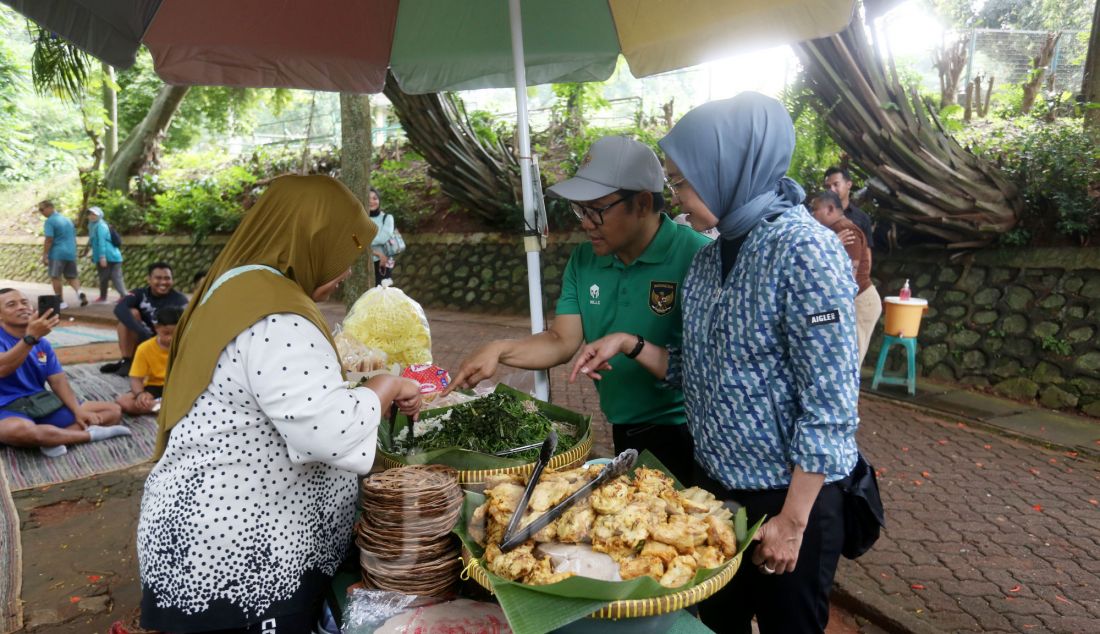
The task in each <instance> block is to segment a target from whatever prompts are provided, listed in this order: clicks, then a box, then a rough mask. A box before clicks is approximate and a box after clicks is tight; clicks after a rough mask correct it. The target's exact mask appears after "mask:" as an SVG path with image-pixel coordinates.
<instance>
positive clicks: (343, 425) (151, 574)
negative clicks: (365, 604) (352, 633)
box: [138, 314, 380, 632]
mask: <svg viewBox="0 0 1100 634" xmlns="http://www.w3.org/2000/svg"><path fill="white" fill-rule="evenodd" d="M379 410H380V408H379V401H378V397H377V396H376V395H375V394H374V392H372V391H371V390H369V389H367V388H354V389H348V388H347V387H346V384H345V382H344V381H343V380H342V379H341V376H340V364H339V361H338V360H337V357H336V353H335V351H334V350H333V349H332V346H331V345H330V344H329V343H328V341H327V340H326V339H325V337H324V335H323V334H322V333H321V332H320V330H318V329H317V327H316V326H315V325H313V323H312V322H310V321H308V320H306V319H304V318H303V317H301V316H299V315H293V314H279V315H269V316H267V317H265V318H264V319H262V320H260V321H258V322H256V323H255V324H253V325H252V326H251V327H250V328H248V329H247V330H245V331H244V332H243V333H241V334H240V335H238V336H237V338H236V339H235V340H234V341H232V342H231V343H230V344H229V345H228V346H226V348H225V350H223V351H222V354H221V356H220V358H219V359H218V363H217V367H216V369H215V370H214V374H213V377H212V379H211V381H210V385H209V386H208V387H207V388H206V390H205V391H204V392H203V393H202V395H200V396H199V398H198V400H196V401H195V404H194V405H193V406H192V408H191V410H190V411H189V412H188V413H187V415H186V416H184V417H183V419H181V420H180V421H179V423H177V425H176V426H175V427H174V428H173V430H172V434H171V436H170V438H169V441H168V446H167V449H166V451H165V454H164V457H163V458H162V459H161V460H160V462H159V463H158V464H157V466H156V467H155V468H154V469H153V471H152V472H151V473H150V475H149V478H148V481H147V482H146V485H145V495H144V497H143V499H142V503H141V519H140V523H139V525H138V557H139V563H140V567H141V581H142V587H143V595H144V596H143V601H142V612H143V624H144V625H145V626H146V627H155V628H156V629H168V630H171V631H173V632H186V631H202V630H204V629H211V626H217V627H221V628H228V627H239V626H243V625H245V624H248V623H255V622H259V621H261V620H263V618H265V617H266V618H270V617H273V616H278V615H279V614H287V613H291V612H293V611H295V610H297V609H299V608H301V609H306V608H308V602H311V601H313V600H314V599H315V598H316V592H319V591H320V590H321V589H322V588H303V584H304V583H305V580H307V579H315V578H318V577H324V576H328V575H331V574H333V572H334V571H335V569H336V567H337V565H338V564H339V563H340V562H341V561H342V559H343V557H344V555H345V552H346V548H347V547H348V544H349V538H350V535H351V531H352V520H353V514H354V510H355V499H356V476H355V474H356V473H366V472H368V471H369V470H370V468H371V465H372V463H373V462H374V448H375V442H376V435H377V430H378V422H379ZM303 602H306V603H305V604H302V603H303ZM298 604H302V605H298Z"/></svg>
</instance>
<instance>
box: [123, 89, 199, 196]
mask: <svg viewBox="0 0 1100 634" xmlns="http://www.w3.org/2000/svg"><path fill="white" fill-rule="evenodd" d="M189 88H190V86H169V85H167V84H165V85H164V86H161V89H160V91H159V92H158V93H157V96H156V97H155V98H154V99H153V105H152V106H150V107H149V112H147V113H145V118H144V119H142V120H141V123H138V124H137V125H136V126H134V129H133V130H131V131H130V134H129V135H127V136H126V140H125V141H123V142H122V145H121V146H120V147H119V148H118V153H117V154H115V160H114V161H112V162H111V165H110V167H108V168H107V174H106V176H104V177H103V186H104V187H106V188H107V189H115V190H118V191H121V192H128V191H130V177H132V176H134V175H135V174H138V173H139V172H141V170H142V168H144V167H145V166H146V164H147V163H149V162H150V161H154V162H155V159H156V152H157V147H158V145H159V144H160V139H161V136H162V135H163V134H164V131H165V130H167V129H168V124H170V123H172V117H173V116H174V115H175V114H176V110H178V109H179V106H180V102H181V101H183V98H184V97H185V96H186V95H187V91H188V89H189Z"/></svg>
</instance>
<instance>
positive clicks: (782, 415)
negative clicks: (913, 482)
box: [573, 93, 859, 634]
mask: <svg viewBox="0 0 1100 634" xmlns="http://www.w3.org/2000/svg"><path fill="white" fill-rule="evenodd" d="M660 145H661V148H662V149H663V150H664V151H665V154H666V171H667V173H668V178H669V185H670V188H671V189H672V191H673V194H674V195H675V196H676V197H677V198H678V199H679V204H680V206H681V208H682V209H683V211H684V213H685V214H687V215H688V220H689V222H691V224H692V226H694V227H695V228H696V229H698V230H705V229H709V228H712V227H717V228H718V231H719V233H720V237H719V239H718V240H716V241H715V242H714V243H713V244H710V245H708V246H706V247H704V248H703V249H702V250H700V251H699V253H698V254H697V255H696V256H695V260H694V262H693V263H692V267H691V269H690V271H689V272H688V274H687V277H686V278H685V279H684V282H683V302H684V304H683V315H684V339H683V342H684V343H683V349H682V350H676V349H668V350H666V349H664V348H660V347H658V346H654V345H651V344H645V345H643V348H642V350H641V352H640V353H639V354H638V355H637V357H636V361H638V362H639V363H641V364H642V365H644V366H645V367H647V368H648V369H650V371H652V372H653V373H654V374H656V375H657V376H659V377H664V378H665V380H666V381H667V382H668V383H669V384H671V385H675V386H682V387H683V390H684V397H685V404H686V408H687V415H688V425H689V426H690V429H691V432H692V435H693V437H694V440H695V463H696V468H697V474H696V482H697V484H699V485H700V486H702V487H703V488H705V489H708V490H710V491H712V492H714V493H715V494H717V495H718V496H719V497H720V498H722V499H725V500H732V501H735V502H737V503H738V504H740V505H742V506H745V507H747V509H748V514H749V522H750V523H751V522H755V521H756V520H757V519H758V518H760V517H763V516H766V517H767V518H768V519H767V521H766V522H765V523H764V525H763V526H762V527H761V530H760V531H759V532H758V533H757V535H756V539H757V540H758V542H757V543H756V544H754V546H753V547H751V548H750V549H749V551H748V553H747V557H746V560H745V562H744V563H743V565H742V566H741V569H740V570H739V571H738V573H737V575H736V577H734V580H733V581H732V582H730V584H729V585H728V586H727V587H726V588H725V589H724V590H723V591H722V592H720V593H718V594H717V595H716V596H715V597H713V598H712V599H710V600H708V601H706V602H704V603H703V604H702V605H701V606H700V616H701V617H702V619H703V622H704V623H706V624H707V625H708V626H709V627H710V628H711V629H713V630H715V631H717V632H749V631H750V628H751V621H752V618H753V617H754V616H755V617H756V618H757V622H758V625H759V627H760V631H761V632H762V633H763V634H768V633H771V632H784V633H785V632H824V631H825V626H826V624H827V622H828V618H829V591H830V590H831V588H832V583H833V575H834V573H835V572H836V565H837V561H838V559H839V556H840V550H841V546H842V544H843V540H844V525H843V512H842V506H843V500H842V495H841V491H840V488H839V483H840V481H841V480H843V479H845V478H846V477H847V476H848V475H849V473H850V472H851V470H852V468H853V466H854V465H855V462H856V453H857V451H856V442H855V431H856V427H857V425H858V422H859V418H858V413H857V410H856V403H857V399H858V390H859V382H858V379H859V375H858V368H857V363H856V358H857V350H858V349H857V344H856V331H855V312H854V304H853V302H854V299H855V295H856V284H855V280H854V279H853V277H852V272H851V264H850V261H849V259H848V256H847V255H846V254H845V252H844V249H843V247H842V246H841V244H840V241H839V240H837V239H836V237H835V236H834V235H833V234H832V232H830V231H829V230H828V229H826V228H825V227H823V226H822V225H820V224H819V223H817V222H816V221H815V220H814V219H813V217H812V216H810V214H809V213H808V212H807V210H806V208H805V207H804V206H803V205H802V204H801V203H802V199H803V198H804V192H803V191H802V188H801V187H799V185H798V184H797V183H795V182H794V181H792V180H791V179H789V178H787V177H786V176H785V174H786V172H787V169H788V167H789V166H790V161H791V154H792V152H793V151H794V126H793V125H792V123H791V118H790V116H789V115H788V114H787V111H786V110H785V109H784V107H783V106H782V104H780V103H779V102H778V101H776V100H775V99H772V98H770V97H766V96H764V95H761V94H758V93H742V94H740V95H738V96H737V97H734V98H732V99H726V100H722V101H715V102H711V103H707V104H704V105H702V106H700V107H698V108H696V109H694V110H692V111H691V112H689V113H688V114H687V115H685V116H684V117H683V118H682V119H681V120H680V121H679V122H678V123H677V124H676V125H675V126H674V127H673V129H672V130H671V131H670V132H669V134H668V136H666V137H665V138H664V139H662V140H661V142H660ZM637 342H638V338H637V337H636V336H635V335H633V334H630V333H618V334H614V335H608V336H607V337H605V338H603V339H601V340H599V341H596V342H593V343H592V344H590V345H589V346H586V347H585V348H584V349H583V350H582V352H581V355H580V356H579V357H578V359H577V361H576V363H575V365H574V374H573V376H574V377H576V375H577V374H578V373H580V374H584V375H587V376H589V377H591V378H593V379H596V380H598V379H599V378H600V373H601V372H607V371H612V370H611V366H613V365H614V360H613V357H614V356H615V355H617V354H620V353H625V352H628V351H633V350H634V348H635V347H636V346H637ZM609 362H610V363H609Z"/></svg>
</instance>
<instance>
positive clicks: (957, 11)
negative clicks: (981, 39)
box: [932, 0, 1095, 31]
mask: <svg viewBox="0 0 1100 634" xmlns="http://www.w3.org/2000/svg"><path fill="white" fill-rule="evenodd" d="M932 5H933V6H934V7H935V9H936V12H937V13H939V14H940V15H942V16H944V17H945V18H947V19H948V20H949V21H950V22H952V23H953V24H954V25H955V26H956V27H960V28H984V29H1024V30H1041V31H1058V30H1072V31H1077V30H1086V31H1087V30H1088V29H1089V26H1090V24H1091V22H1092V8H1093V6H1095V5H1094V4H1093V3H1092V2H1091V1H1085V0H1030V1H1028V2H1021V1H1020V0H932Z"/></svg>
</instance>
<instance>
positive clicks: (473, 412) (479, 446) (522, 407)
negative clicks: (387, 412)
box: [378, 385, 592, 482]
mask: <svg viewBox="0 0 1100 634" xmlns="http://www.w3.org/2000/svg"><path fill="white" fill-rule="evenodd" d="M471 406H472V407H471ZM448 412H450V420H449V421H447V423H445V424H444V427H443V428H441V429H438V430H435V431H434V432H429V433H427V434H424V435H422V436H419V437H417V438H415V439H414V441H413V443H412V444H409V442H408V434H407V431H406V427H407V425H408V420H407V419H406V418H405V416H403V415H400V416H398V417H397V420H396V422H395V424H394V425H393V427H392V428H391V427H390V425H389V424H388V423H386V422H383V423H382V425H381V427H380V428H379V430H378V446H379V449H380V453H381V454H382V457H383V458H384V460H383V463H384V464H388V465H389V466H395V465H401V464H443V465H447V466H450V467H454V468H455V469H458V470H459V472H460V474H459V481H460V482H480V481H482V477H483V476H484V474H485V473H486V472H490V471H497V470H502V469H515V468H520V467H528V468H529V467H530V465H531V464H532V463H533V461H534V460H536V459H537V457H538V452H539V450H538V448H537V447H536V448H534V449H530V450H527V451H525V452H522V453H516V454H509V455H506V456H495V455H493V454H495V453H498V452H501V451H504V450H507V449H514V448H516V447H522V446H525V445H531V444H534V443H541V442H542V441H543V440H545V439H546V436H547V435H548V434H549V433H550V430H551V429H555V430H556V431H557V432H558V449H557V452H556V456H555V460H556V461H558V462H560V461H561V460H562V458H563V457H564V454H566V453H570V452H571V454H578V455H577V456H576V458H574V457H572V456H571V457H570V458H568V460H573V459H581V460H583V459H584V458H585V457H587V455H588V450H589V449H590V447H591V438H590V435H589V426H590V424H591V420H592V419H591V417H590V416H586V415H584V414H579V413H577V412H573V411H570V410H568V409H565V408H564V407H558V406H557V405H553V404H550V403H547V402H545V401H540V400H537V399H534V398H532V397H530V396H529V395H527V394H524V393H523V392H520V391H518V390H515V389H513V388H510V387H508V386H506V385H498V386H497V388H496V390H494V392H493V393H492V394H489V395H486V396H485V397H482V398H480V399H477V400H474V401H470V402H469V403H463V404H461V405H455V406H453V407H446V408H437V409H432V410H425V411H423V412H421V413H420V419H421V421H427V420H428V419H431V418H435V417H437V416H440V415H443V414H446V413H448ZM454 422H458V423H460V424H459V425H457V426H454V427H451V426H450V425H451V424H452V423H454ZM416 424H420V423H416ZM414 425H415V424H414ZM414 428H415V427H414ZM410 449H411V450H412V451H411V453H410ZM568 460H567V462H566V463H561V464H555V463H551V466H552V467H555V468H556V467H560V466H563V465H564V464H567V463H568ZM462 472H470V473H468V474H467V475H469V476H471V477H472V476H473V475H478V477H477V478H474V479H473V480H464V479H463V473H462ZM473 472H477V473H476V474H474V473H473Z"/></svg>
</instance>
